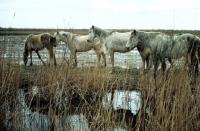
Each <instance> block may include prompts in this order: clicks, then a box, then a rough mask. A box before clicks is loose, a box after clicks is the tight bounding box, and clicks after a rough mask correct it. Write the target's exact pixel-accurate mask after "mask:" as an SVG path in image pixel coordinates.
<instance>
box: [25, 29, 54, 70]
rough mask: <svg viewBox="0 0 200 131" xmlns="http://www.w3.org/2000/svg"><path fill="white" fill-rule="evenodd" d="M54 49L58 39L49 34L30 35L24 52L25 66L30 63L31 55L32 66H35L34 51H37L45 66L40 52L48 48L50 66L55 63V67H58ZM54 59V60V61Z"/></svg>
mask: <svg viewBox="0 0 200 131" xmlns="http://www.w3.org/2000/svg"><path fill="white" fill-rule="evenodd" d="M54 47H56V39H55V38H54V37H53V36H51V35H50V34H48V33H44V34H40V35H33V34H31V35H29V36H28V37H27V38H26V42H25V46H24V52H23V60H24V64H25V65H26V64H27V62H28V55H29V54H30V58H31V62H30V66H32V65H33V62H32V51H35V52H36V53H37V55H38V58H39V59H40V60H41V61H42V63H43V64H44V65H46V64H45V62H44V61H43V60H42V58H41V56H40V54H39V51H40V50H43V49H44V48H46V49H47V50H48V52H49V59H50V62H49V64H50V65H52V63H53V61H54V65H56V59H55V54H54ZM53 59H54V60H53Z"/></svg>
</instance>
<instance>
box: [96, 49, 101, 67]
mask: <svg viewBox="0 0 200 131" xmlns="http://www.w3.org/2000/svg"><path fill="white" fill-rule="evenodd" d="M96 55H97V58H98V64H97V66H100V65H101V64H100V60H101V55H100V54H99V53H97V52H96Z"/></svg>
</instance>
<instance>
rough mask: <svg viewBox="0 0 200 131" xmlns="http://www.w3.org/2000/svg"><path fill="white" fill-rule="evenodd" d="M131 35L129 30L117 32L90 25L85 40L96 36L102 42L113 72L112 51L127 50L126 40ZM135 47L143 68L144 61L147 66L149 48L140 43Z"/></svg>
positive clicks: (124, 51)
mask: <svg viewBox="0 0 200 131" xmlns="http://www.w3.org/2000/svg"><path fill="white" fill-rule="evenodd" d="M130 36H131V32H125V33H119V32H117V31H111V30H105V29H101V28H98V27H96V26H94V25H93V26H92V27H91V28H90V29H89V34H88V37H87V41H88V42H90V41H92V40H93V39H94V38H95V37H97V38H98V39H99V40H100V42H101V43H104V46H105V48H106V50H108V52H109V54H110V58H111V64H112V72H114V52H120V53H126V52H129V51H130V50H128V49H127V48H126V47H125V45H126V43H127V41H128V38H129V37H130ZM137 49H138V51H139V53H140V56H141V57H142V61H143V67H144V69H145V61H146V64H147V68H149V54H150V49H149V48H148V47H147V46H144V45H142V44H138V45H137ZM104 52H105V51H104Z"/></svg>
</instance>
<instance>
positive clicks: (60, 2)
mask: <svg viewBox="0 0 200 131" xmlns="http://www.w3.org/2000/svg"><path fill="white" fill-rule="evenodd" d="M92 25H95V26H98V27H100V28H104V29H179V30H200V0H33V1H31V0H1V1H0V27H6V28H7V27H13V28H74V29H77V28H78V29H89V28H90V27H91V26H92Z"/></svg>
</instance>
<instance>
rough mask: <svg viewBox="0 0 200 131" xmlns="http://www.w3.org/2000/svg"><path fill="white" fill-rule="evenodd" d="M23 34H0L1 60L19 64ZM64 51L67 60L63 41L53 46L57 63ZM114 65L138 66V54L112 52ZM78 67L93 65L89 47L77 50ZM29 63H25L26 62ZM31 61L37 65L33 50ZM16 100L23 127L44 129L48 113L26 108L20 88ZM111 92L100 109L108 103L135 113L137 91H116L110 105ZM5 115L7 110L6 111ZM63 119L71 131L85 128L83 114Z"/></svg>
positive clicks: (44, 56) (138, 100) (45, 54)
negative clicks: (85, 50)
mask: <svg viewBox="0 0 200 131" xmlns="http://www.w3.org/2000/svg"><path fill="white" fill-rule="evenodd" d="M25 39H26V36H0V43H1V47H2V48H0V56H1V57H3V58H5V59H4V60H5V61H6V62H5V63H8V62H14V63H18V64H23V61H22V54H23V49H24V43H25ZM65 51H66V58H67V59H69V54H70V51H69V50H68V48H67V47H66V46H65V44H64V43H63V42H60V43H59V45H58V46H57V47H56V48H55V53H56V59H57V63H58V64H59V63H61V62H62V61H63V58H64V52H65ZM40 54H41V56H42V59H43V60H44V61H46V62H47V61H48V52H47V50H46V49H44V50H42V51H40ZM114 57H115V67H120V68H133V67H134V68H140V67H141V66H142V60H141V57H140V55H139V53H138V51H137V50H136V49H134V50H133V51H131V52H128V53H115V56H114ZM77 59H78V67H81V66H90V65H92V66H94V65H96V64H97V56H96V54H95V52H94V51H93V50H91V51H88V52H79V53H77ZM106 59H107V64H108V65H107V66H108V67H110V66H111V63H110V59H109V55H106ZM28 64H29V63H28ZM33 64H37V65H41V64H42V63H41V62H40V60H39V59H38V57H37V55H36V53H33ZM36 88H37V87H36ZM18 101H19V106H21V107H22V108H21V112H23V115H22V116H23V119H24V122H23V123H22V124H23V125H24V130H26V131H27V130H28V131H35V130H46V129H47V128H48V125H49V123H50V118H49V117H48V115H45V114H40V113H37V112H32V111H31V110H29V108H28V107H27V105H26V103H25V97H24V91H23V90H21V89H19V90H18ZM110 101H111V93H110V92H108V93H107V95H105V96H104V99H103V101H102V105H103V107H104V108H108V107H109V106H112V107H113V108H114V109H115V110H117V109H120V108H122V109H128V110H130V111H131V112H132V113H133V114H137V112H138V110H139V108H140V103H141V94H140V92H138V91H125V90H119V91H116V92H115V93H114V100H113V105H110V104H109V103H110ZM7 115H8V116H9V112H8V113H7ZM65 119H66V129H69V130H73V131H87V130H88V122H87V119H86V117H85V116H84V114H74V115H71V116H68V117H67V118H65ZM56 120H57V121H58V123H59V121H61V120H62V119H61V118H56ZM7 127H8V130H9V122H7ZM56 128H57V129H56V130H62V128H61V126H60V125H59V124H58V126H57V127H56ZM113 130H114V131H125V129H124V128H122V127H116V128H114V129H113Z"/></svg>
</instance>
